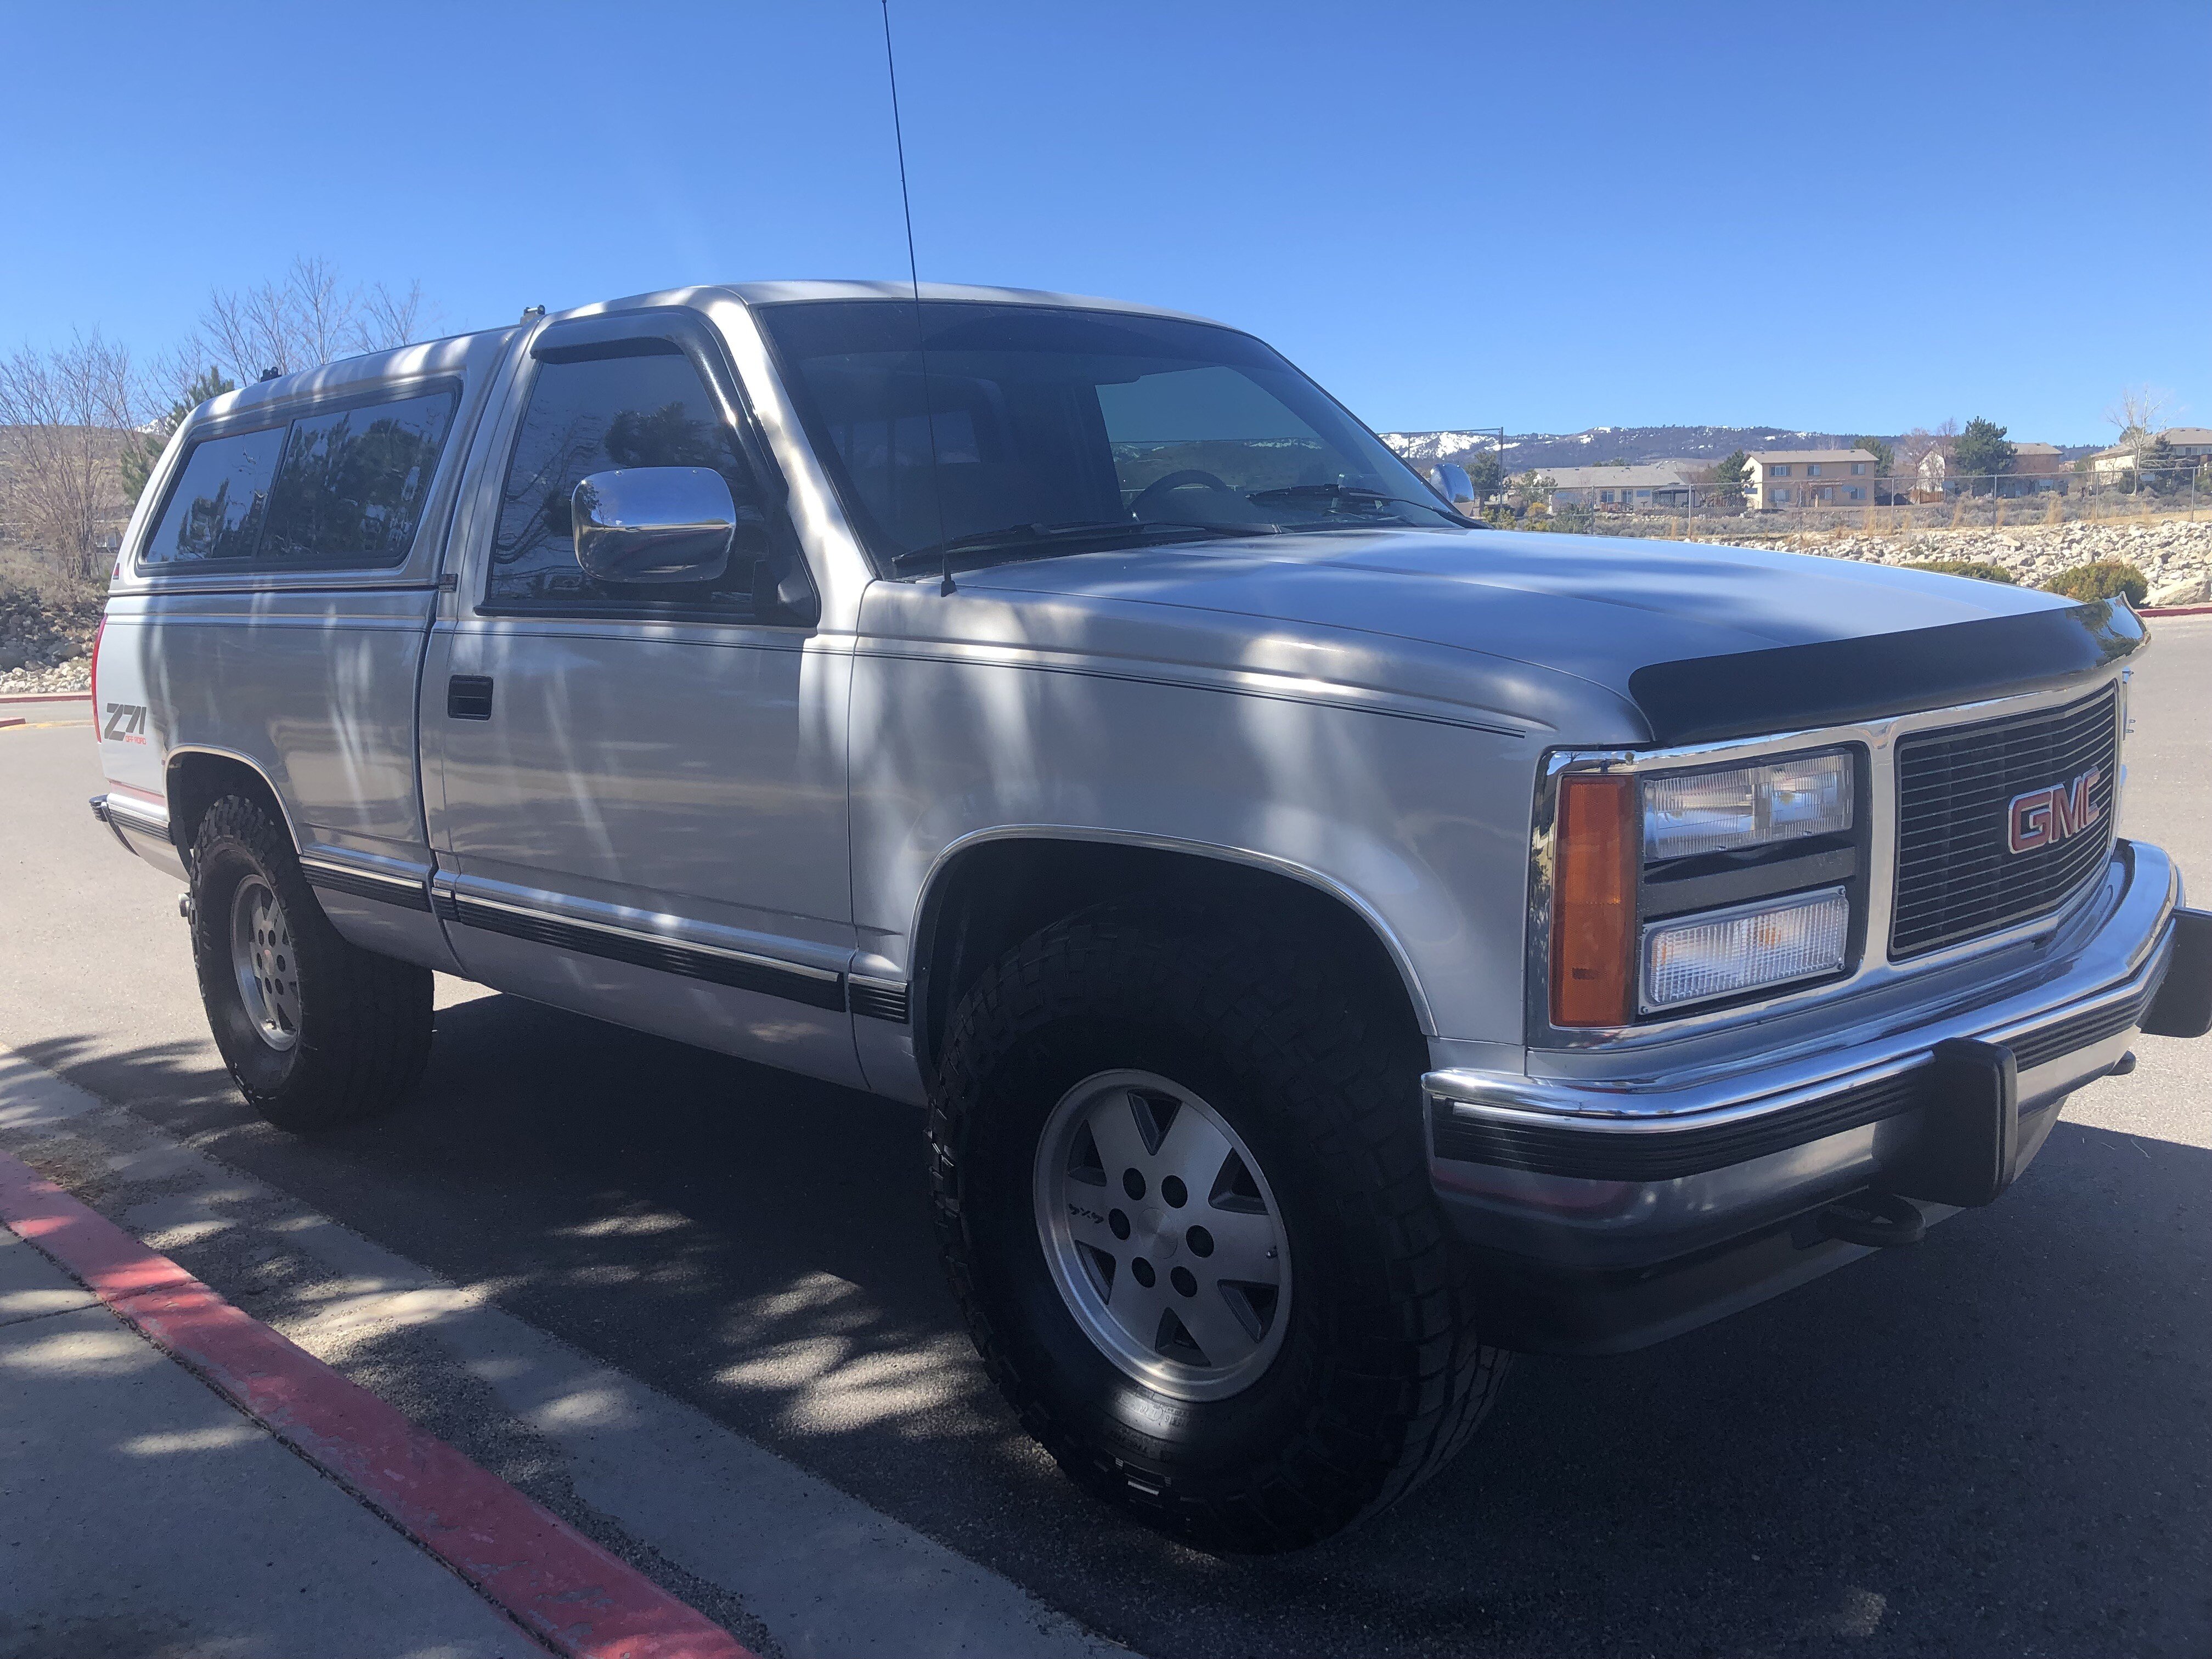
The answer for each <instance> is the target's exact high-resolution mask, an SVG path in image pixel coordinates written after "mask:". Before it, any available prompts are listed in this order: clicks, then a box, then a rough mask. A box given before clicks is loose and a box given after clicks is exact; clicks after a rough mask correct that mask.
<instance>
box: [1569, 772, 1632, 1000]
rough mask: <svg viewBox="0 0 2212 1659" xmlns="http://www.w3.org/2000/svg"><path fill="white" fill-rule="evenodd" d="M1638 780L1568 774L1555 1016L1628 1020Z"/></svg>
mask: <svg viewBox="0 0 2212 1659" xmlns="http://www.w3.org/2000/svg"><path fill="white" fill-rule="evenodd" d="M1635 810H1636V781H1635V780H1634V779H1633V778H1604V777H1565V778H1562V779H1560V780H1559V814H1558V817H1557V820H1556V823H1555V826H1554V829H1553V842H1552V846H1553V855H1552V866H1553V878H1552V1024H1554V1025H1561V1026H1565V1025H1626V1024H1628V1018H1629V980H1630V975H1631V974H1632V971H1633V968H1634V963H1635V960H1636V956H1635V939H1636V862H1635V860H1636V836H1635V828H1636V820H1635V816H1634V815H1635Z"/></svg>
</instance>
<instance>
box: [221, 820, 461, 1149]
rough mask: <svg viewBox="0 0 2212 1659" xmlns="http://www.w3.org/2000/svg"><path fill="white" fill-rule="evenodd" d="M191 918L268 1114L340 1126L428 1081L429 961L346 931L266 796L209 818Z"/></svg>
mask: <svg viewBox="0 0 2212 1659" xmlns="http://www.w3.org/2000/svg"><path fill="white" fill-rule="evenodd" d="M191 918H192V959H193V964H194V966H195V967H196V968H197V970H198V974H199V982H200V1000H201V1002H202V1003H203V1004H204V1006H205V1007H206V1009H207V1015H208V1025H209V1028H210V1030H212V1031H213V1032H214V1034H215V1041H216V1048H218V1049H220V1050H221V1051H222V1059H223V1065H224V1066H225V1067H226V1068H227V1069H228V1071H229V1073H230V1075H231V1078H232V1079H233V1081H234V1082H235V1083H236V1084H237V1085H238V1086H239V1089H240V1091H241V1092H242V1093H243V1094H244V1095H245V1096H246V1101H247V1102H248V1103H249V1104H251V1105H252V1107H253V1108H254V1109H255V1110H256V1111H258V1112H259V1113H260V1114H261V1115H262V1116H264V1117H265V1118H267V1119H268V1120H269V1121H270V1122H271V1123H273V1124H275V1125H276V1127H279V1128H281V1129H291V1130H298V1131H307V1130H314V1129H325V1128H331V1127H336V1126H337V1125H338V1124H341V1123H349V1122H352V1121H355V1120H356V1119H359V1118H364V1117H368V1116H371V1115H374V1114H375V1113H377V1112H380V1111H382V1110H384V1109H386V1108H387V1107H389V1106H391V1105H392V1104H393V1103H396V1102H397V1101H398V1100H399V1098H400V1097H402V1096H404V1094H405V1093H406V1092H407V1091H408V1090H410V1089H411V1088H412V1087H413V1086H414V1085H415V1082H416V1079H418V1078H419V1077H421V1075H422V1068H423V1066H424V1065H425V1064H427V1063H428V1059H429V1053H430V1024H431V976H430V970H429V969H427V968H418V967H416V966H414V965H413V964H412V963H404V962H395V961H393V960H392V958H391V957H380V956H378V955H376V954H374V952H372V951H364V950H362V948H361V947H360V946H358V945H354V944H351V943H349V941H348V940H347V939H344V938H343V936H342V935H341V934H340V933H338V931H337V928H335V927H332V926H331V921H330V918H329V917H327V916H325V915H324V914H323V908H322V906H321V905H320V904H319V903H318V902H316V899H315V895H314V891H313V889H312V888H310V887H309V886H308V885H307V876H306V874H305V872H303V871H301V867H300V860H299V859H298V857H297V856H296V855H295V853H294V851H293V848H292V843H291V840H290V838H289V836H286V834H285V833H284V831H283V829H282V828H281V827H280V826H279V825H278V824H277V823H276V822H275V821H274V820H273V819H272V818H271V817H270V815H269V813H268V811H266V810H265V809H264V807H263V806H262V805H260V804H259V803H258V802H257V801H254V800H252V799H248V798H247V797H246V796H243V795H226V796H224V797H223V798H222V799H220V800H218V801H216V803H215V804H214V805H211V806H210V807H209V808H208V810H207V812H206V814H205V816H204V817H202V818H201V820H200V823H199V830H198V833H197V835H196V836H194V838H193V842H192V906H191Z"/></svg>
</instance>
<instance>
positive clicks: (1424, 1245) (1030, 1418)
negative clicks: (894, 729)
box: [930, 911, 1509, 1553]
mask: <svg viewBox="0 0 2212 1659" xmlns="http://www.w3.org/2000/svg"><path fill="white" fill-rule="evenodd" d="M1411 1036H1412V1034H1410V1033H1399V1034H1395V1035H1394V1034H1392V1032H1391V1031H1390V1030H1389V1029H1388V1023H1387V1022H1386V1021H1385V1020H1384V1019H1383V1018H1378V1017H1377V1015H1376V1012H1375V1011H1374V1010H1373V1009H1372V1008H1371V1006H1370V1007H1367V1008H1364V1009H1363V1006H1362V999H1361V997H1360V995H1359V994H1358V993H1357V991H1356V990H1354V989H1352V987H1346V985H1345V984H1344V983H1343V982H1342V981H1341V980H1340V978H1339V977H1338V976H1337V975H1336V972H1335V970H1334V968H1333V966H1332V964H1330V963H1326V962H1322V961H1317V960H1316V952H1314V951H1311V950H1310V949H1301V948H1300V946H1299V945H1298V944H1297V942H1295V941H1291V940H1288V939H1280V938H1276V937H1271V936H1270V935H1268V934H1267V933H1262V932H1259V931H1227V930H1225V929H1223V928H1221V927H1215V926H1212V925H1209V924H1208V923H1207V921H1206V919H1205V918H1204V917H1202V916H1188V917H1176V916H1167V915H1146V914H1139V913H1128V914H1117V913H1115V912H1110V911H1104V912H1092V913H1090V914H1088V915H1084V916H1080V917H1077V918H1075V919H1073V920H1071V921H1065V922H1062V923H1060V924H1057V925H1055V926H1054V927H1048V928H1047V929H1045V930H1044V931H1042V932H1041V933H1036V934H1035V935H1034V936H1032V937H1031V938H1030V939H1027V940H1025V941H1024V942H1023V943H1022V944H1021V945H1018V946H1017V947H1016V948H1014V949H1013V950H1012V951H1009V952H1008V953H1007V954H1006V956H1005V957H1002V958H1001V959H1000V961H999V962H998V963H996V964H995V965H994V967H993V968H992V969H990V970H989V971H988V972H987V973H986V974H985V975H983V977H982V978H981V981H979V982H978V983H977V984H976V985H975V987H973V988H972V989H971V990H970V991H969V993H968V994H966V995H965V996H964V997H963V999H962V1000H961V1002H960V1004H959V1006H958V1007H957V1010H956V1011H955V1012H954V1015H953V1018H952V1020H951V1030H950V1031H949V1033H948V1036H947V1040H946V1043H945V1049H944V1054H943V1060H942V1063H941V1065H940V1066H939V1077H938V1082H937V1086H936V1088H935V1090H934V1091H933V1099H932V1104H931V1111H930V1152H931V1173H932V1186H933V1197H934V1200H935V1207H936V1215H937V1222H938V1227H939V1239H940V1242H941V1244H942V1246H943V1250H944V1257H945V1267H946V1271H947V1273H948V1275H949V1277H950V1279H951V1287H952V1291H953V1293H954V1295H955V1296H956V1297H957V1299H958V1301H959V1304H960V1306H961V1310H962V1311H963V1314H964V1315H965V1316H966V1318H967V1322H968V1326H969V1331H970V1333H971V1334H973V1336H974V1338H975V1346H976V1347H977V1348H978V1349H979V1350H980V1351H981V1355H982V1358H983V1361H984V1364H985V1365H986V1367H987V1370H988V1371H989V1373H990V1375H991V1376H992V1378H993V1380H994V1382H995V1383H997V1384H998V1386H999V1388H1000V1389H1001V1390H1002V1391H1003V1392H1004V1394H1005V1395H1006V1399H1007V1401H1009V1402H1010V1403H1011V1404H1012V1407H1013V1409H1014V1411H1015V1412H1016V1413H1018V1416H1019V1418H1020V1419H1021V1421H1022V1424H1023V1425H1024V1427H1025V1428H1026V1429H1028V1431H1030V1433H1031V1434H1032V1435H1034V1436H1035V1437H1036V1438H1037V1440H1038V1441H1039V1442H1041V1443H1042V1444H1043V1445H1044V1447H1045V1448H1046V1449H1048V1451H1050V1452H1051V1454H1052V1455H1053V1456H1054V1458H1055V1459H1056V1460H1057V1461H1058V1462H1059V1463H1060V1467H1061V1468H1063V1469H1065V1470H1066V1472H1067V1474H1069V1475H1071V1476H1072V1477H1073V1479H1074V1480H1077V1481H1078V1482H1079V1483H1080V1484H1081V1485H1083V1486H1085V1487H1086V1488H1088V1489H1089V1490H1090V1491H1091V1492H1094V1493H1096V1494H1097V1496H1099V1497H1100V1498H1103V1499H1105V1500H1106V1501H1107V1502H1109V1503H1110V1504H1115V1505H1116V1506H1117V1507H1119V1508H1121V1509H1122V1510H1126V1511H1127V1512H1128V1513H1129V1514H1130V1515H1132V1516H1135V1517H1136V1518H1138V1519H1139V1520H1141V1521H1142V1522H1145V1523H1146V1525H1148V1526H1151V1527H1152V1528H1156V1529H1157V1530H1158V1531H1160V1532H1163V1533H1164V1534H1169V1535H1170V1536H1172V1537H1175V1538H1177V1539H1179V1540H1182V1541H1185V1542H1187V1543H1189V1544H1191V1545H1194V1546H1195V1547H1199V1548H1201V1549H1205V1550H1209V1551H1214V1552H1222V1553H1226V1552H1264V1551H1277V1550H1285V1549H1295V1548H1297V1547H1302V1546H1304V1545H1307V1544H1311V1543H1313V1542H1315V1541H1318V1540H1320V1539H1322V1538H1325V1537H1327V1536H1328V1535H1329V1534H1332V1533H1334V1532H1337V1531H1339V1530H1340V1529H1341V1528H1345V1527H1346V1526H1349V1525H1351V1524H1352V1522H1356V1521H1358V1520H1360V1519H1362V1518H1363V1517H1364V1516H1370V1515H1372V1514H1374V1513H1375V1512H1376V1511H1377V1510H1382V1509H1383V1508H1385V1507H1386V1506H1388V1505H1389V1504H1392V1503H1394V1502H1395V1501H1396V1500H1397V1499H1399V1498H1402V1497H1404V1496H1405V1495H1406V1494H1407V1492H1411V1491H1412V1490H1413V1488H1414V1487H1416V1486H1419V1484H1420V1483H1421V1482H1422V1481H1423V1480H1425V1479H1426V1478H1427V1477H1428V1476H1429V1475H1431V1474H1434V1473H1435V1472H1436V1471H1437V1469H1438V1468H1442V1467H1443V1464H1444V1463H1445V1462H1448V1461H1449V1459H1450V1458H1451V1456H1452V1455H1454V1454H1455V1452H1456V1451H1458V1449H1460V1447H1461V1446H1462V1444H1464V1443H1465V1442H1466V1441H1467V1439H1468V1436H1469V1435H1470V1434H1471V1433H1472V1432H1473V1431H1474V1428H1475V1425H1477V1424H1478V1423H1479V1422H1480V1420H1481V1419H1482V1417H1483V1415H1484V1414H1485V1413H1486V1412H1487V1411H1488V1409H1489V1408H1490V1406H1491V1404H1492V1401H1494V1400H1495V1398H1496V1396H1497V1394H1498V1388H1499V1385H1500V1383H1501V1382H1502V1380H1503V1377H1504V1370H1505V1366H1506V1361H1507V1359H1508V1358H1509V1356H1507V1355H1506V1354H1504V1352H1500V1351H1499V1350H1497V1349H1494V1348H1491V1347H1488V1346H1485V1345H1484V1344H1482V1343H1481V1342H1480V1340H1478V1339H1477V1335H1476V1316H1477V1309H1476V1307H1475V1305H1474V1296H1473V1294H1472V1291H1473V1288H1474V1287H1473V1285H1472V1284H1471V1282H1470V1279H1469V1277H1468V1273H1467V1271H1466V1267H1465V1264H1464V1261H1463V1259H1462V1255H1461V1254H1460V1252H1459V1251H1457V1250H1456V1249H1455V1248H1454V1246H1453V1243H1452V1242H1451V1240H1450V1238H1449V1236H1448V1233H1447V1231H1446V1228H1445V1224H1444V1221H1443V1217H1442V1216H1441V1215H1440V1214H1439V1212H1438V1209H1437V1201H1436V1199H1435V1195H1434V1194H1433V1192H1432V1191H1431V1188H1430V1185H1429V1171H1428V1158H1427V1152H1426V1146H1425V1136H1424V1134H1423V1131H1422V1115H1421V1111H1420V1099H1419V1073H1420V1069H1421V1056H1420V1054H1419V1042H1418V1038H1417V1037H1414V1038H1412V1040H1411V1041H1409V1040H1408V1038H1409V1037H1411ZM1119 1068H1139V1069H1142V1070H1145V1071H1149V1072H1152V1073H1157V1074H1158V1075H1160V1076H1162V1077H1164V1078H1168V1079H1173V1080H1174V1081H1175V1082H1176V1083H1177V1084H1179V1085H1183V1086H1185V1087H1187V1088H1188V1089H1190V1090H1192V1091H1194V1092H1196V1093H1197V1094H1198V1095H1199V1096H1200V1097H1203V1098H1204V1099H1206V1101H1207V1102H1208V1103H1210V1104H1211V1105H1212V1107H1213V1108H1214V1109H1216V1110H1217V1111H1218V1112H1219V1113H1220V1114H1221V1115H1223V1116H1224V1117H1225V1118H1226V1119H1227V1120H1228V1121H1230V1122H1231V1124H1232V1125H1233V1127H1235V1129H1236V1130H1237V1133H1239V1134H1240V1135H1241V1136H1242V1137H1243V1139H1244V1140H1245V1141H1246V1142H1247V1143H1248V1144H1249V1146H1251V1147H1252V1148H1253V1149H1254V1151H1255V1153H1256V1155H1257V1156H1258V1157H1259V1158H1260V1159H1261V1163H1262V1164H1263V1165H1264V1166H1265V1168H1266V1170H1267V1179H1268V1180H1269V1181H1270V1182H1272V1183H1273V1188H1274V1189H1275V1192H1276V1194H1277V1195H1278V1197H1279V1202H1280V1205H1281V1208H1282V1211H1283V1215H1284V1218H1285V1222H1286V1224H1287V1225H1288V1228H1289V1230H1290V1238H1291V1250H1290V1254H1291V1257H1292V1262H1293V1267H1294V1269H1295V1274H1296V1278H1295V1282H1294V1291H1295V1293H1294V1295H1293V1296H1292V1297H1291V1303H1290V1308H1289V1313H1288V1316H1287V1317H1288V1320H1289V1327H1288V1329H1287V1331H1286V1333H1285V1336H1284V1339H1283V1342H1282V1346H1281V1347H1280V1349H1279V1352H1277V1353H1276V1355H1275V1357H1274V1359H1273V1362H1272V1363H1271V1364H1269V1365H1268V1367H1267V1370H1266V1371H1265V1372H1264V1374H1262V1375H1261V1377H1260V1378H1259V1380H1258V1381H1257V1382H1255V1383H1252V1384H1251V1385H1250V1386H1249V1387H1247V1388H1245V1389H1243V1392H1241V1393H1238V1394H1235V1395H1231V1396H1230V1397H1229V1398H1227V1399H1222V1400H1212V1401H1198V1402H1195V1403H1194V1402H1193V1401H1186V1400H1182V1399H1177V1398H1174V1397H1171V1396H1170V1395H1167V1394H1164V1393H1161V1392H1159V1391H1158V1390H1156V1389H1152V1388H1151V1387H1149V1386H1147V1385H1146V1384H1145V1383H1142V1382H1139V1381H1137V1380H1134V1379H1133V1377H1132V1376H1130V1375H1128V1374H1127V1373H1126V1372H1125V1371H1124V1370H1122V1369H1121V1368H1120V1367H1118V1366H1117V1365H1116V1364H1115V1363H1114V1362H1112V1361H1111V1360H1109V1358H1107V1357H1106V1356H1105V1355H1104V1354H1103V1352H1101V1351H1100V1349H1099V1348H1098V1347H1097V1346H1096V1345H1095V1344H1093V1342H1092V1341H1091V1339H1090V1338H1089V1337H1087V1336H1086V1335H1085V1334H1084V1333H1083V1331H1082V1329H1081V1328H1080V1327H1079V1325H1078V1323H1077V1322H1076V1320H1075V1319H1074V1317H1073V1316H1072V1315H1071V1313H1070V1312H1069V1310H1068V1308H1067V1305H1066V1303H1065V1302H1064V1301H1063V1300H1062V1299H1061V1297H1060V1291H1058V1289H1057V1288H1056V1287H1055V1286H1054V1283H1053V1279H1052V1276H1051V1271H1050V1269H1049V1267H1048V1264H1047V1261H1046V1250H1045V1247H1044V1245H1043V1244H1042V1243H1041V1242H1040V1237H1039V1231H1038V1223H1037V1220H1036V1213H1035V1211H1034V1208H1033V1198H1032V1182H1033V1164H1034V1160H1035V1158H1036V1148H1037V1146H1038V1145H1039V1136H1040V1133H1041V1132H1042V1127H1043V1126H1044V1124H1045V1121H1046V1120H1047V1117H1048V1114H1049V1113H1050V1112H1051V1110H1052V1109H1053V1107H1054V1103H1055V1102H1056V1101H1058V1100H1059V1099H1060V1098H1061V1097H1062V1096H1063V1095H1064V1094H1065V1093H1066V1091H1068V1090H1069V1089H1070V1088H1071V1087H1072V1086H1073V1085H1075V1084H1077V1083H1078V1082H1079V1081H1080V1080H1082V1079H1086V1078H1090V1077H1093V1076H1095V1075H1097V1073H1102V1072H1108V1071H1113V1070H1116V1069H1119Z"/></svg>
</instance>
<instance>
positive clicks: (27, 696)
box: [0, 691, 92, 703]
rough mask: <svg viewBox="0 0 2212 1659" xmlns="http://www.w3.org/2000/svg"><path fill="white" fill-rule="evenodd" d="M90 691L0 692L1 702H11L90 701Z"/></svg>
mask: <svg viewBox="0 0 2212 1659" xmlns="http://www.w3.org/2000/svg"><path fill="white" fill-rule="evenodd" d="M91 701H92V693H91V692H89V691H8V692H0V703H10V702H91Z"/></svg>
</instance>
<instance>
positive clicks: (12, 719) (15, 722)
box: [0, 714, 29, 726]
mask: <svg viewBox="0 0 2212 1659" xmlns="http://www.w3.org/2000/svg"><path fill="white" fill-rule="evenodd" d="M28 724H29V722H28V721H27V720H25V719H24V718H23V717H22V716H21V714H11V715H10V716H9V718H8V719H6V720H0V726H27V725H28Z"/></svg>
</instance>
